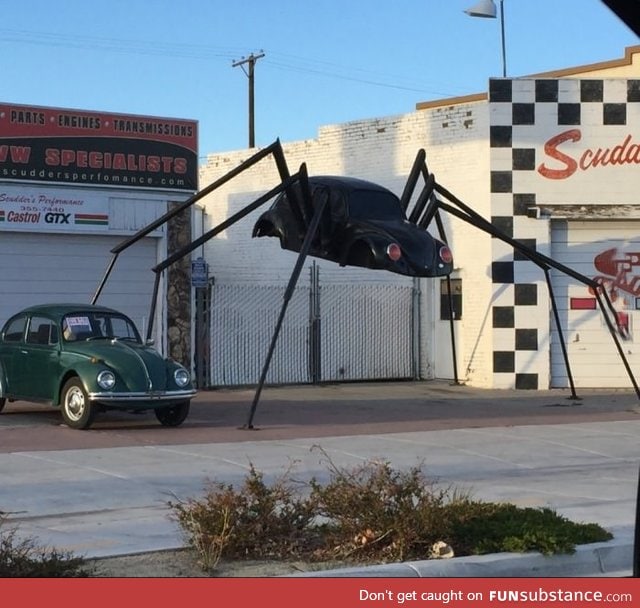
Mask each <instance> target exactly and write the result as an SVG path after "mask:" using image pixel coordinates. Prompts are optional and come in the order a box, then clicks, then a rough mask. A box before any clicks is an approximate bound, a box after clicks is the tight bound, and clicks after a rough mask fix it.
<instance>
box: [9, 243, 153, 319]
mask: <svg viewBox="0 0 640 608" xmlns="http://www.w3.org/2000/svg"><path fill="white" fill-rule="evenodd" d="M121 241H122V237H113V236H90V235H73V236H71V235H64V234H30V233H25V232H20V233H17V232H0V269H1V270H0V273H1V274H0V277H1V281H2V297H1V298H0V324H3V323H4V322H5V320H6V319H7V318H8V317H9V316H11V315H12V314H13V313H15V312H17V311H18V310H20V309H22V308H24V307H26V306H31V305H33V304H42V303H47V302H87V303H89V302H91V299H92V297H93V294H94V293H95V290H96V288H97V287H98V284H99V282H100V280H101V279H102V276H103V275H104V271H105V269H106V267H107V264H108V262H109V260H110V259H111V253H110V250H111V248H112V247H114V246H115V245H116V244H117V243H119V242H121ZM156 243H157V239H155V238H145V239H142V240H141V241H140V242H138V243H136V244H135V245H133V246H132V247H131V248H130V249H128V250H127V251H126V252H124V253H123V254H121V256H120V257H119V259H118V262H117V263H116V265H115V267H114V270H113V272H112V274H111V277H110V279H109V282H108V283H107V285H106V287H105V289H104V291H103V293H102V295H101V296H100V299H99V302H98V303H99V304H103V305H105V306H113V307H114V308H117V309H119V310H122V312H124V313H126V314H128V315H130V316H131V318H132V319H133V320H134V321H135V322H136V324H137V325H138V328H139V329H140V330H141V331H143V330H144V328H145V327H146V323H147V317H148V315H149V306H150V301H151V293H152V290H153V279H154V277H153V273H152V272H151V268H152V267H153V266H154V265H155V264H156V263H157V255H156Z"/></svg>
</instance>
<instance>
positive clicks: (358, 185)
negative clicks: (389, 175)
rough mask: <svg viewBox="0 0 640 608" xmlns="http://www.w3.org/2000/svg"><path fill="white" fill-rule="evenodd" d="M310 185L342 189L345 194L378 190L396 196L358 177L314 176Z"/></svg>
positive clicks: (386, 189)
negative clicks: (355, 191)
mask: <svg viewBox="0 0 640 608" xmlns="http://www.w3.org/2000/svg"><path fill="white" fill-rule="evenodd" d="M309 183H310V184H311V185H312V186H315V185H320V186H328V187H329V188H332V189H340V190H343V191H345V192H352V191H354V190H376V191H378V192H386V193H388V194H391V195H393V196H396V195H395V194H394V193H393V192H391V190H389V189H388V188H385V187H384V186H381V185H380V184H376V183H375V182H370V181H368V180H364V179H360V178H357V177H343V176H341V175H314V176H313V177H310V178H309ZM396 198H397V197H396Z"/></svg>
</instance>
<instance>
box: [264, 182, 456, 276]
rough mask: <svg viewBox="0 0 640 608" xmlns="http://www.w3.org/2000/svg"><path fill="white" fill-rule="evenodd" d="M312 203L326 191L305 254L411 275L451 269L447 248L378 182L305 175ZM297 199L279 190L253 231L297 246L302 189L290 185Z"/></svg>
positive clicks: (285, 245) (300, 237)
mask: <svg viewBox="0 0 640 608" xmlns="http://www.w3.org/2000/svg"><path fill="white" fill-rule="evenodd" d="M309 186H310V191H311V203H312V208H315V207H316V206H317V205H318V202H319V201H320V200H321V199H322V198H323V197H328V200H327V205H326V207H325V209H324V212H323V216H322V218H321V221H320V227H319V230H318V234H317V235H316V238H315V239H314V241H313V242H312V245H311V249H310V251H309V255H312V256H315V257H319V258H322V259H326V260H331V261H332V262H337V263H338V264H340V265H341V266H347V265H348V266H360V267H363V268H373V269H379V270H388V271H390V272H395V273H397V274H403V275H407V276H415V277H438V276H447V275H448V274H450V273H451V271H452V270H453V260H452V255H451V252H450V250H449V248H448V247H447V246H446V245H445V244H444V243H443V242H441V241H439V240H438V239H436V238H434V237H433V236H431V235H430V234H429V233H428V232H427V231H426V230H425V229H424V228H421V227H420V226H417V225H416V224H414V223H412V222H409V220H408V219H407V217H406V214H405V212H404V210H403V209H402V206H401V204H400V199H399V198H398V197H397V196H396V195H395V194H394V193H393V192H391V191H390V190H387V189H386V188H383V187H382V186H379V185H378V184H375V183H372V182H368V181H365V180H361V179H355V178H351V177H336V176H315V177H310V178H309ZM293 190H294V193H295V196H294V198H296V199H298V200H296V201H290V200H289V195H288V194H287V192H283V193H282V194H280V195H279V196H278V197H277V198H276V200H275V202H274V203H273V205H272V206H271V208H270V209H269V210H268V211H266V212H265V213H263V214H262V215H261V216H260V218H259V219H258V221H257V222H256V225H255V226H254V229H253V236H254V237H255V236H258V237H260V236H275V237H278V238H279V239H280V245H281V247H282V248H283V249H288V250H291V251H300V248H301V246H302V241H303V239H304V232H303V231H302V230H301V229H300V228H299V222H297V221H296V215H295V212H294V210H293V209H292V206H294V205H297V206H298V208H299V207H300V201H301V200H302V191H301V188H300V186H299V185H298V184H296V185H295V186H293Z"/></svg>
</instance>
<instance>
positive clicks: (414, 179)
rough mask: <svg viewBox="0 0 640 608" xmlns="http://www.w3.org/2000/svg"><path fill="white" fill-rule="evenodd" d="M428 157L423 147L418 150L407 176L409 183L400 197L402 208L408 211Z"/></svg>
mask: <svg viewBox="0 0 640 608" xmlns="http://www.w3.org/2000/svg"><path fill="white" fill-rule="evenodd" d="M426 157H427V153H426V152H425V151H424V149H423V148H421V149H420V150H418V154H416V159H415V160H414V161H413V167H412V168H411V171H410V173H409V177H408V178H407V183H406V184H405V186H404V190H403V191H402V196H401V197H400V204H401V205H402V210H403V211H405V212H406V211H407V207H408V206H409V201H410V200H411V196H412V195H413V192H414V190H415V189H416V184H417V183H418V178H419V177H420V173H421V172H422V170H423V169H422V168H423V166H426V165H425V158H426Z"/></svg>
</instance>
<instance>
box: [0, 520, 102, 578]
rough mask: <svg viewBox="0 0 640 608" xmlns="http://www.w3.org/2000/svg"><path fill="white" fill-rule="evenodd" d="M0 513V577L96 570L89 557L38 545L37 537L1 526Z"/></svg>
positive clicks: (84, 574) (73, 574) (60, 575)
mask: <svg viewBox="0 0 640 608" xmlns="http://www.w3.org/2000/svg"><path fill="white" fill-rule="evenodd" d="M5 522H6V519H5V518H2V517H0V578H64V577H87V576H91V574H92V573H93V570H92V568H89V567H88V565H87V561H86V560H85V559H84V558H82V557H77V556H74V555H73V554H72V553H69V552H64V551H58V550H56V549H50V548H47V547H40V546H38V545H37V544H36V543H35V541H34V540H32V539H26V540H19V539H18V538H17V530H16V529H15V528H11V529H6V528H5V529H4V530H3V529H2V526H3V524H5Z"/></svg>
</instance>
